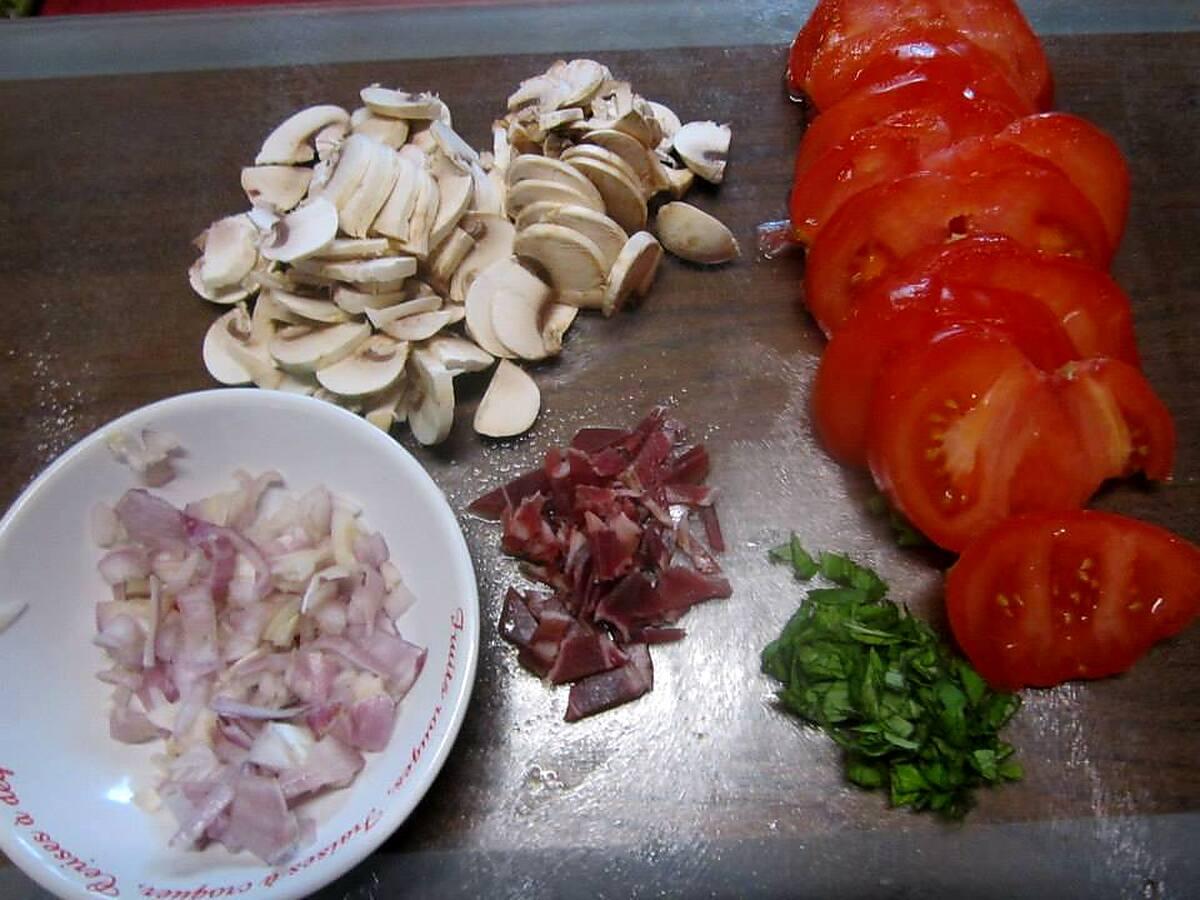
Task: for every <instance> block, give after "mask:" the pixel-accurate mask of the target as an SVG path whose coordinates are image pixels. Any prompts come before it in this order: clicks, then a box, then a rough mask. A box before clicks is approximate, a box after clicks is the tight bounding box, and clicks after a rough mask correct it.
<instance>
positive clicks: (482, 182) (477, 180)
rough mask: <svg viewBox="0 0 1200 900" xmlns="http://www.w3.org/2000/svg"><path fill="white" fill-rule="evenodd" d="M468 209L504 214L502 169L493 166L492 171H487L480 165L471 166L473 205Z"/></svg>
mask: <svg viewBox="0 0 1200 900" xmlns="http://www.w3.org/2000/svg"><path fill="white" fill-rule="evenodd" d="M467 211H468V212H474V213H488V214H491V215H495V216H502V215H504V175H503V170H502V169H497V168H493V169H492V170H491V171H490V172H485V171H484V170H483V168H482V167H480V166H471V206H470V207H469V208H468V210H467Z"/></svg>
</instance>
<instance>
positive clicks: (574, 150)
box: [562, 128, 641, 185]
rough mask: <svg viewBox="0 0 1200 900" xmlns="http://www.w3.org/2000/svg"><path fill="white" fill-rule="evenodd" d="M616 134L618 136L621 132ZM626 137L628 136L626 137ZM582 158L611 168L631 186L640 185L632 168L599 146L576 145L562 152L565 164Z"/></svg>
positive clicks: (618, 155)
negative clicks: (627, 180)
mask: <svg viewBox="0 0 1200 900" xmlns="http://www.w3.org/2000/svg"><path fill="white" fill-rule="evenodd" d="M599 131H601V132H604V131H612V129H608V128H601V129H599ZM617 133H618V134H620V133H621V132H617ZM626 137H628V135H626ZM582 158H586V159H594V160H596V161H597V162H602V163H604V164H605V165H607V166H611V167H612V168H614V169H616V170H617V171H618V172H620V173H621V174H622V175H624V176H625V177H626V178H627V179H629V181H630V182H631V183H632V184H635V185H636V184H640V183H641V179H640V178H639V177H638V173H637V172H636V171H634V168H633V166H631V165H630V164H629V163H627V162H626V161H625V160H624V159H623V158H622V157H621V155H620V154H619V153H614V152H613V151H612V150H609V149H608V148H607V147H601V146H600V145H599V144H577V145H576V146H574V147H571V148H570V149H569V150H565V151H563V155H562V161H563V162H565V163H569V162H571V161H572V160H576V159H582Z"/></svg>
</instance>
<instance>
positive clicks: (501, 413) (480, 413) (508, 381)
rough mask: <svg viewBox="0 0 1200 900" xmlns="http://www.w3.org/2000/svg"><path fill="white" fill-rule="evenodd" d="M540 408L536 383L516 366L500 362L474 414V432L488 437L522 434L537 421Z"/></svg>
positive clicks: (539, 396) (540, 397)
mask: <svg viewBox="0 0 1200 900" xmlns="http://www.w3.org/2000/svg"><path fill="white" fill-rule="evenodd" d="M541 405H542V394H541V391H539V390H538V386H537V383H536V382H535V381H534V380H533V379H532V378H530V377H529V374H528V373H527V372H525V371H524V370H523V369H521V368H520V367H519V366H516V365H514V364H513V363H511V362H509V361H508V360H507V359H502V360H500V364H499V365H498V366H496V371H495V372H494V373H493V374H492V380H491V381H490V382H489V383H488V386H487V390H486V391H484V392H483V397H482V399H480V401H479V406H478V407H477V408H476V410H475V422H474V425H475V430H476V431H477V432H478V433H479V434H482V435H485V436H487V437H512V436H514V435H518V434H522V433H524V432H526V431H528V430H529V428H530V427H531V426H532V425H533V423H534V420H536V419H537V414H538V410H539V409H540V408H541Z"/></svg>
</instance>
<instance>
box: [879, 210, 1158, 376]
mask: <svg viewBox="0 0 1200 900" xmlns="http://www.w3.org/2000/svg"><path fill="white" fill-rule="evenodd" d="M934 275H941V276H943V277H945V278H948V279H952V280H954V281H958V282H965V283H969V284H976V285H980V286H983V287H997V288H1003V289H1005V290H1008V291H1017V292H1019V293H1023V294H1029V295H1031V296H1034V297H1036V298H1037V299H1038V300H1040V301H1041V302H1042V303H1044V304H1045V305H1046V306H1047V307H1049V308H1050V309H1051V310H1052V311H1053V312H1054V314H1055V316H1056V317H1057V318H1058V319H1059V321H1060V322H1061V323H1062V325H1063V327H1064V328H1065V329H1066V331H1067V334H1068V336H1069V337H1070V339H1071V342H1072V344H1074V346H1075V359H1091V358H1092V357H1100V356H1102V357H1112V358H1114V359H1119V360H1122V361H1124V362H1126V363H1129V364H1130V365H1132V366H1135V367H1140V366H1141V363H1140V361H1139V358H1138V351H1137V342H1136V340H1135V338H1134V334H1133V321H1132V315H1131V311H1130V304H1129V297H1128V296H1127V295H1126V294H1125V292H1124V291H1123V290H1121V287H1120V285H1118V284H1117V283H1116V281H1114V280H1113V278H1112V276H1111V275H1109V274H1108V273H1107V272H1104V271H1102V270H1100V269H1098V268H1096V267H1095V266H1091V265H1087V264H1086V263H1082V262H1079V261H1078V260H1074V259H1068V258H1067V257H1064V256H1047V255H1045V254H1042V253H1036V252H1034V251H1032V250H1029V249H1027V248H1025V247H1022V246H1021V245H1020V244H1018V243H1017V242H1016V241H1014V240H1013V239H1012V238H1008V237H1004V236H1003V235H994V234H993V235H976V236H973V237H968V238H964V239H962V240H958V241H952V242H951V243H949V244H945V245H942V246H937V247H931V248H928V249H927V250H924V251H922V252H920V253H917V254H915V255H913V256H911V257H909V258H908V259H907V260H906V261H905V264H904V265H903V266H902V267H901V269H900V271H899V272H898V273H897V274H896V279H895V281H896V283H898V284H905V283H908V282H911V281H914V280H917V279H920V278H925V277H929V276H934Z"/></svg>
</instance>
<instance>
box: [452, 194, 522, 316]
mask: <svg viewBox="0 0 1200 900" xmlns="http://www.w3.org/2000/svg"><path fill="white" fill-rule="evenodd" d="M460 225H461V227H462V229H463V230H464V231H466V232H467V234H469V235H470V236H471V237H472V238H473V239H474V241H475V246H474V247H473V248H472V249H471V252H470V253H468V254H467V256H466V258H465V259H463V261H462V262H461V263H460V264H459V266H458V268H457V269H455V270H454V275H453V276H451V278H450V291H449V294H450V299H451V300H453V301H455V302H456V303H465V302H466V300H467V291H468V290H469V289H470V287H471V283H472V282H473V281H474V280H475V277H476V276H477V275H478V274H479V273H480V272H481V271H483V270H484V269H486V268H487V267H488V266H490V265H491V264H492V263H494V262H497V261H499V260H502V259H508V258H509V257H510V256H512V253H513V240H514V239H515V238H516V235H517V232H516V229H515V228H514V227H513V223H512V222H510V221H509V220H508V219H507V218H506V217H504V216H502V215H492V214H487V213H467V215H465V216H463V218H462V220H461V221H460Z"/></svg>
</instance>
